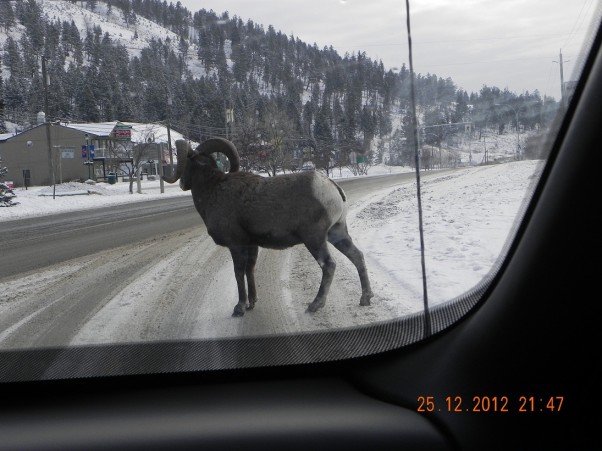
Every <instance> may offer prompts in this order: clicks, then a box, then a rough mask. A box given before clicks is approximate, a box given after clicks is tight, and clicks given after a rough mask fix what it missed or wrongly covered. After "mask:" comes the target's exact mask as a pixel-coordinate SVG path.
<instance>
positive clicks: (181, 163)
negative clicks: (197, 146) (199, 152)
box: [163, 139, 192, 183]
mask: <svg viewBox="0 0 602 451" xmlns="http://www.w3.org/2000/svg"><path fill="white" fill-rule="evenodd" d="M176 152H177V156H178V163H177V165H176V173H175V174H174V175H173V177H168V176H166V175H164V176H163V180H165V181H166V182H167V183H175V182H177V181H178V180H179V178H180V177H181V176H182V174H183V172H184V168H185V167H186V162H187V160H188V155H189V154H190V153H191V152H192V147H190V144H189V143H188V141H186V140H185V139H178V140H177V141H176Z"/></svg>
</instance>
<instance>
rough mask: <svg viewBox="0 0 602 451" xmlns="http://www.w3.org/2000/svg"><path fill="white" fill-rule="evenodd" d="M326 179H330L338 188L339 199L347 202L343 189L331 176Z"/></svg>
mask: <svg viewBox="0 0 602 451" xmlns="http://www.w3.org/2000/svg"><path fill="white" fill-rule="evenodd" d="M328 180H330V182H331V183H332V184H334V186H336V187H337V189H338V190H339V194H340V195H341V199H343V202H347V196H346V195H345V191H343V188H341V187H340V186H339V184H338V183H337V182H335V181H334V180H332V179H331V178H328Z"/></svg>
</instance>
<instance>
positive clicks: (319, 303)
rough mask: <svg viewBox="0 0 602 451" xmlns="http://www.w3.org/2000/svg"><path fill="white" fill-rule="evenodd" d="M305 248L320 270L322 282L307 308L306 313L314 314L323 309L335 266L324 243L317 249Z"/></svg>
mask: <svg viewBox="0 0 602 451" xmlns="http://www.w3.org/2000/svg"><path fill="white" fill-rule="evenodd" d="M305 247H307V249H308V250H309V252H311V255H313V257H314V258H315V259H316V261H317V262H318V264H319V265H320V267H321V268H322V281H321V282H320V289H319V290H318V294H317V295H316V298H315V299H314V301H313V302H312V303H311V304H309V306H308V307H307V310H308V311H310V312H315V311H316V310H318V309H319V308H321V307H324V304H325V303H326V297H327V296H328V291H329V290H330V284H331V283H332V278H333V276H334V270H335V269H336V266H337V265H336V263H335V261H334V260H333V259H332V257H331V256H330V252H329V251H328V245H327V244H326V242H324V243H322V244H321V245H320V246H319V247H317V248H316V247H310V246H308V245H307V244H306V245H305Z"/></svg>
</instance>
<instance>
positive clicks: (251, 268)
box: [245, 246, 259, 310]
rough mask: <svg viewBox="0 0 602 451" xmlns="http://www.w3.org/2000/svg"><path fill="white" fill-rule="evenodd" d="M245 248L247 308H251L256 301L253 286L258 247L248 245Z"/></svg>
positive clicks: (255, 290)
mask: <svg viewBox="0 0 602 451" xmlns="http://www.w3.org/2000/svg"><path fill="white" fill-rule="evenodd" d="M247 250H248V252H247V265H246V267H245V274H246V275H247V287H248V291H249V305H248V307H247V310H252V309H253V307H255V303H256V302H257V289H256V288H255V264H256V263H257V254H258V253H259V247H257V246H249V247H248V248H247Z"/></svg>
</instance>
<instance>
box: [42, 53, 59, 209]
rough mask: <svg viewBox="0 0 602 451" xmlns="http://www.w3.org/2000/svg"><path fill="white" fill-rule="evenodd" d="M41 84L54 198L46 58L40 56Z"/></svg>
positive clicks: (49, 173)
mask: <svg viewBox="0 0 602 451" xmlns="http://www.w3.org/2000/svg"><path fill="white" fill-rule="evenodd" d="M42 82H43V84H44V114H45V115H44V122H45V124H44V125H45V127H46V144H47V145H48V180H50V184H51V185H52V186H53V187H54V188H53V191H52V198H53V199H54V198H55V190H56V185H55V183H56V181H55V179H54V178H55V177H54V161H53V159H52V143H51V142H50V122H49V121H48V85H49V84H50V80H49V78H48V72H47V71H46V57H45V56H42Z"/></svg>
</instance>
